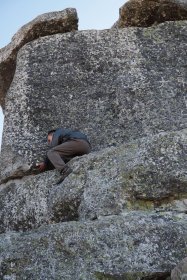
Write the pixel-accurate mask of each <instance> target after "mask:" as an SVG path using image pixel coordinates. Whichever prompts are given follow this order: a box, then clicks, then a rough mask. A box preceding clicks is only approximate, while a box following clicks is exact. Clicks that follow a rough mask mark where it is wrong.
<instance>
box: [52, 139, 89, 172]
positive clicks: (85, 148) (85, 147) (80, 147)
mask: <svg viewBox="0 0 187 280" xmlns="http://www.w3.org/2000/svg"><path fill="white" fill-rule="evenodd" d="M90 151H91V147H90V144H89V143H88V142H87V141H85V140H82V139H72V140H69V141H67V142H64V143H62V144H60V145H58V146H56V147H53V148H52V149H50V150H49V151H48V152H47V157H48V159H49V160H50V162H51V163H52V164H53V165H54V167H55V168H56V169H58V170H63V169H64V167H65V162H67V161H69V160H70V159H72V158H73V157H76V156H82V155H84V154H89V152H90Z"/></svg>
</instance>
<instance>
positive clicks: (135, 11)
mask: <svg viewBox="0 0 187 280" xmlns="http://www.w3.org/2000/svg"><path fill="white" fill-rule="evenodd" d="M119 14H120V16H119V19H118V21H117V22H116V23H115V24H114V26H113V28H124V27H130V26H139V27H148V26H151V25H156V24H159V23H162V22H165V21H177V20H187V2H186V0H130V1H128V2H127V3H125V4H124V5H123V6H122V7H121V8H120V10H119Z"/></svg>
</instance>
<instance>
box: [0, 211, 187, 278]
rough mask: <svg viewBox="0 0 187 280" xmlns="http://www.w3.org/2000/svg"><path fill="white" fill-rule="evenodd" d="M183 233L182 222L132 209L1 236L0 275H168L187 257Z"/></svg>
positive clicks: (79, 276) (102, 276) (132, 276)
mask: <svg viewBox="0 0 187 280" xmlns="http://www.w3.org/2000/svg"><path fill="white" fill-rule="evenodd" d="M185 232H186V225H185V224H184V223H183V222H182V221H180V220H178V221H175V220H173V219H170V218H164V217H163V216H162V215H158V214H148V215H147V214H145V213H141V212H131V213H126V214H124V215H122V216H119V215H118V216H110V217H105V218H104V219H99V220H97V221H92V222H68V223H66V222H65V223H59V224H56V225H48V226H42V227H40V228H39V229H38V230H35V231H32V232H29V233H13V232H12V233H7V234H6V235H1V239H0V247H1V269H0V271H1V272H0V275H1V277H4V278H2V279H16V278H18V279H19V280H23V279H42V280H43V279H45V280H51V279H54V280H61V279H66V280H77V279H84V280H99V279H112V280H113V279H114V280H115V279H124V280H125V279H134V280H139V279H157V280H159V279H166V277H167V275H169V273H168V270H171V269H172V268H173V265H174V264H175V263H176V262H177V261H178V259H180V258H184V256H185V246H186V240H185ZM161 272H162V273H161ZM163 276H164V278H163Z"/></svg>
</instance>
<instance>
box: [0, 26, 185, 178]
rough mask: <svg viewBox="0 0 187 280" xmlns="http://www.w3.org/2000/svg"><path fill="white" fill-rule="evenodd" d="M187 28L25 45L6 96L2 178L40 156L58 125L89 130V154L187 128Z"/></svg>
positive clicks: (90, 34) (70, 36)
mask: <svg viewBox="0 0 187 280" xmlns="http://www.w3.org/2000/svg"><path fill="white" fill-rule="evenodd" d="M186 29H187V28H186V23H185V22H173V23H172V22H170V23H166V24H162V25H159V26H158V27H152V28H148V29H141V28H133V29H132V28H131V29H127V30H125V29H124V30H112V31H111V30H104V31H80V32H75V33H67V34H58V35H53V36H46V37H45V38H40V39H38V40H35V41H33V42H31V43H28V44H26V45H25V46H24V47H23V48H22V49H21V50H20V52H19V54H18V60H17V68H16V73H15V76H14V79H13V82H12V84H11V87H10V89H9V91H8V94H7V101H6V112H5V124H4V134H3V142H2V153H1V158H2V160H1V175H2V177H3V178H4V177H8V176H11V173H12V172H14V171H15V170H16V169H17V168H21V166H22V165H23V163H24V165H25V166H27V165H30V164H31V163H32V162H34V161H36V160H37V159H39V158H42V157H43V155H44V154H45V151H46V145H45V143H46V133H47V131H48V130H49V129H52V128H56V127H59V126H64V127H72V128H78V129H80V130H82V131H84V132H85V133H87V134H88V135H89V136H90V140H91V143H92V146H93V150H99V149H101V148H104V147H107V146H113V145H118V144H120V143H123V142H128V141H131V140H132V139H137V138H139V137H145V136H148V135H153V134H157V133H160V132H164V131H171V130H179V129H183V128H185V127H186V120H187V110H186V57H187V56H186V52H187V51H186ZM4 159H6V161H5V160H4ZM7 159H8V162H7Z"/></svg>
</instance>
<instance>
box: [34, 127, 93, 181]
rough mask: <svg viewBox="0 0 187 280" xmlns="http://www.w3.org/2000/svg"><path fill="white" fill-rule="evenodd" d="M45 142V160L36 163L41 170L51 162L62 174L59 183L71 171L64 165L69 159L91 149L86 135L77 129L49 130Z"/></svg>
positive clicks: (87, 152) (86, 152)
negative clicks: (47, 149)
mask: <svg viewBox="0 0 187 280" xmlns="http://www.w3.org/2000/svg"><path fill="white" fill-rule="evenodd" d="M47 142H48V145H49V147H50V150H49V151H48V152H47V157H46V159H45V161H44V162H40V163H39V164H38V169H39V171H40V172H43V171H45V170H46V169H47V167H48V166H49V165H50V163H52V165H53V166H54V168H56V169H58V170H59V171H60V174H61V175H62V176H61V178H60V180H59V181H58V182H57V184H60V183H61V182H62V181H63V180H64V179H65V178H66V177H67V176H68V175H69V174H70V173H71V172H72V169H71V168H70V167H69V166H68V165H66V163H67V162H68V161H69V160H70V159H72V158H73V157H76V156H82V155H85V154H89V153H90V151H91V145H90V142H89V141H88V138H87V136H86V135H85V134H84V133H82V132H80V131H78V130H71V129H66V128H58V129H56V130H50V131H49V132H48V136H47Z"/></svg>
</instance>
